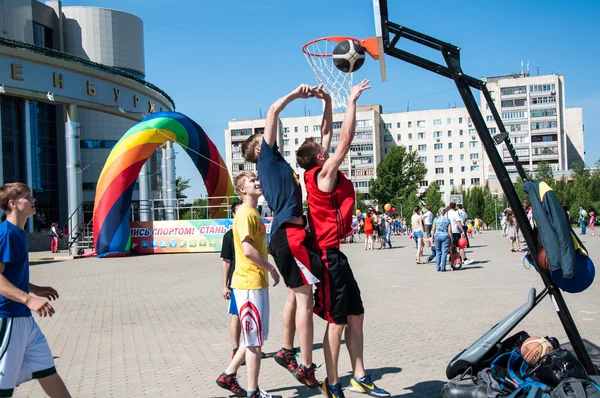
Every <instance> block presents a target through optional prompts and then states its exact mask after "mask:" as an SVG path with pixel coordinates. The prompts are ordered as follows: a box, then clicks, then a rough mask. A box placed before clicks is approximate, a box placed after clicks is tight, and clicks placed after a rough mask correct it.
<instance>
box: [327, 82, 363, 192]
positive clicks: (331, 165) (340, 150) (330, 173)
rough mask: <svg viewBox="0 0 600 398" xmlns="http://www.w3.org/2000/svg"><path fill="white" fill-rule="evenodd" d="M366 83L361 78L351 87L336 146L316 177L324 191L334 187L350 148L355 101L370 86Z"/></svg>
mask: <svg viewBox="0 0 600 398" xmlns="http://www.w3.org/2000/svg"><path fill="white" fill-rule="evenodd" d="M368 84H369V81H368V80H363V81H362V82H360V84H358V85H356V86H354V87H352V91H351V92H350V95H349V96H348V105H347V106H346V114H345V115H344V121H343V122H342V130H341V131H340V140H339V142H338V146H337V148H336V150H335V152H334V153H333V155H331V157H330V158H328V159H327V160H326V161H325V164H324V165H323V170H321V172H320V173H319V177H318V186H319V189H320V190H322V191H324V192H330V191H331V190H332V189H333V188H334V186H335V183H336V177H337V172H338V170H339V168H340V165H341V164H342V162H343V161H344V158H345V157H346V155H347V154H348V151H349V150H350V144H352V140H353V139H354V133H355V130H356V101H357V100H358V98H359V97H360V95H361V94H362V92H363V91H365V90H368V89H370V88H371V86H369V85H368Z"/></svg>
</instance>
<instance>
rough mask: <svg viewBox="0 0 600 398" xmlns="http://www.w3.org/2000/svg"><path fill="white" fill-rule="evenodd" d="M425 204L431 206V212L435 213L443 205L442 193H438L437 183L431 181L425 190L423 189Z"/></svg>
mask: <svg viewBox="0 0 600 398" xmlns="http://www.w3.org/2000/svg"><path fill="white" fill-rule="evenodd" d="M425 204H426V205H428V206H431V209H432V211H433V213H434V214H435V213H437V211H438V209H439V208H440V207H443V206H444V201H443V200H442V195H441V194H440V187H439V186H438V184H437V183H435V182H433V183H431V185H429V187H427V190H425Z"/></svg>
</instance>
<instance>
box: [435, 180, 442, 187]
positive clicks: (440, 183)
mask: <svg viewBox="0 0 600 398" xmlns="http://www.w3.org/2000/svg"><path fill="white" fill-rule="evenodd" d="M435 183H436V184H438V186H440V187H443V186H444V180H435Z"/></svg>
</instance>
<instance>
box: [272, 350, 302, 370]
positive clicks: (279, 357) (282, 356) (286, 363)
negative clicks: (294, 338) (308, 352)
mask: <svg viewBox="0 0 600 398" xmlns="http://www.w3.org/2000/svg"><path fill="white" fill-rule="evenodd" d="M297 355H298V354H297V353H296V349H295V348H292V349H291V350H286V349H285V348H282V349H281V350H279V351H277V352H276V353H275V355H274V356H273V358H275V362H277V363H278V364H280V365H281V366H283V367H284V368H286V369H287V370H288V372H290V373H294V372H295V371H296V369H298V362H296V356H297Z"/></svg>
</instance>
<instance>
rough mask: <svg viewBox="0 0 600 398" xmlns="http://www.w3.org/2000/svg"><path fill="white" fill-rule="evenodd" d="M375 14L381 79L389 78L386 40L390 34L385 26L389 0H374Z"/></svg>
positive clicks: (383, 80)
mask: <svg viewBox="0 0 600 398" xmlns="http://www.w3.org/2000/svg"><path fill="white" fill-rule="evenodd" d="M373 14H374V17H375V37H376V38H377V47H378V49H379V70H380V72H381V81H382V82H385V81H386V80H387V76H386V70H385V48H384V44H383V43H384V41H385V42H387V41H388V40H389V37H388V36H389V34H388V32H387V28H386V27H385V22H386V21H387V19H388V9H387V0H373Z"/></svg>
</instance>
